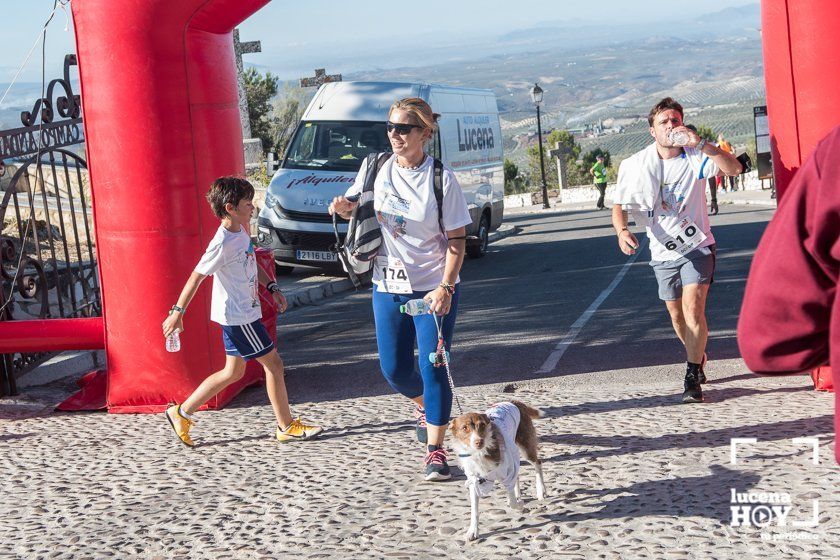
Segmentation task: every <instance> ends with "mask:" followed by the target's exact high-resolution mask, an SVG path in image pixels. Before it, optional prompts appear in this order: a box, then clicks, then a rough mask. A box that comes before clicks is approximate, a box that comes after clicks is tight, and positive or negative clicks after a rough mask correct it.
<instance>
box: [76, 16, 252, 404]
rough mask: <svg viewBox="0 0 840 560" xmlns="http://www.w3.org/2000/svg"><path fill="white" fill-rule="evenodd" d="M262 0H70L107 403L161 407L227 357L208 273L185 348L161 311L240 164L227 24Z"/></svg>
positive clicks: (210, 229) (205, 237)
mask: <svg viewBox="0 0 840 560" xmlns="http://www.w3.org/2000/svg"><path fill="white" fill-rule="evenodd" d="M267 2H268V0H178V1H172V0H143V1H142V2H137V1H136V0H74V1H73V3H72V4H71V6H72V9H73V19H74V22H75V27H76V49H77V54H78V60H79V73H80V76H81V87H82V105H83V109H84V115H85V120H84V122H85V137H86V140H87V154H88V163H89V169H90V177H91V185H92V191H93V195H92V196H93V201H94V207H93V208H94V220H95V224H96V242H97V251H98V254H99V255H100V263H99V266H100V269H99V270H100V275H101V286H102V300H103V310H104V311H103V314H104V324H105V349H106V353H107V360H108V378H107V379H108V390H107V404H108V408H109V410H110V411H112V412H152V411H156V410H161V409H162V408H163V406H164V405H165V404H166V403H167V402H168V401H171V400H181V399H183V398H184V397H185V396H186V395H188V394H189V393H190V392H191V391H192V390H193V389H194V388H195V387H196V386H197V385H198V384H199V383H200V382H201V380H203V379H204V378H205V377H206V376H207V375H208V374H209V373H210V372H212V371H215V370H218V369H220V368H221V366H222V364H223V363H224V349H223V347H222V344H221V339H220V332H219V329H218V327H217V326H215V325H213V324H211V323H210V320H209V307H210V306H209V298H210V290H209V282H206V283H205V285H204V286H202V288H201V290H200V291H199V293H198V295H197V296H196V299H195V300H194V302H193V304H192V305H191V306H190V309H189V311H188V312H187V314H186V317H185V332H184V333H182V348H184V349H183V350H182V351H181V352H178V353H175V354H170V353H167V352H166V350H165V348H164V340H163V337H162V335H161V322H162V321H163V319H164V318H165V315H166V310H167V309H169V307H170V306H171V305H172V304H173V303H174V302H175V301H176V300H177V297H178V294H179V292H180V290H181V287H182V286H183V284H184V282H185V281H186V279H187V277H188V276H189V274H190V272H191V271H192V267H193V266H194V265H195V263H196V262H197V258H198V257H199V256H200V255H201V253H202V251H203V250H204V247H205V245H206V243H207V242H208V241H209V240H210V238H211V237H212V236H213V233H214V231H215V230H216V228H217V227H218V225H219V222H218V220H217V219H216V218H215V216H213V214H212V212H211V211H210V209H209V207H208V206H207V203H206V202H205V200H204V194H205V193H206V192H207V189H208V187H209V185H210V183H211V182H212V181H213V179H215V178H216V177H219V176H222V175H241V174H243V173H244V169H245V163H244V155H243V148H242V132H241V128H240V120H239V100H238V96H237V86H236V64H235V58H234V52H233V37H232V31H233V28H234V27H235V26H236V25H237V24H239V23H240V22H242V21H243V20H244V19H245V18H247V17H248V16H250V15H251V14H253V13H254V12H255V11H257V10H258V9H259V8H261V7H262V6H264V5H265V4H266V3H267ZM258 375H259V373H258V372H253V370H252V373H251V374H250V375H248V376H246V378H244V379H243V380H242V381H241V382H240V383H239V384H238V385H237V386H235V387H231V388H230V390H229V391H227V392H225V393H223V394H222V395H220V396H219V397H218V398H217V399H216V400H215V401H214V402H211V403H210V406H211V407H218V406H221V405H223V404H224V403H225V402H226V401H228V400H229V399H230V398H232V397H233V396H234V395H235V394H236V393H237V392H238V391H239V390H240V389H241V388H242V386H244V384H247V383H253V382H254V381H256V379H257V377H258Z"/></svg>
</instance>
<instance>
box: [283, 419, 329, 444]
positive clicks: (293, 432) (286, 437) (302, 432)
mask: <svg viewBox="0 0 840 560" xmlns="http://www.w3.org/2000/svg"><path fill="white" fill-rule="evenodd" d="M323 431H324V428H322V427H321V426H308V425H306V424H304V423H303V422H301V421H300V418H295V419H294V420H292V423H291V424H289V425H288V426H287V427H286V429H285V430H281V429H280V426H277V434H276V437H277V441H279V442H281V443H285V442H287V441H296V440H301V441H302V440H306V439H312V438H314V437H315V436H317V435H318V434H320V433H321V432H323Z"/></svg>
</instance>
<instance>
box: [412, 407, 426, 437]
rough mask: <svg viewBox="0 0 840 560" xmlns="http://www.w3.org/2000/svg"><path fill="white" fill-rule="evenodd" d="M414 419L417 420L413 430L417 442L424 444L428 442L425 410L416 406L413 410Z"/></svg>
mask: <svg viewBox="0 0 840 560" xmlns="http://www.w3.org/2000/svg"><path fill="white" fill-rule="evenodd" d="M414 418H415V419H416V420H417V426H416V427H415V428H414V431H415V432H416V433H417V441H419V442H420V443H426V442H427V441H429V434H428V432H427V431H426V410H425V409H424V408H422V407H420V406H418V407H417V408H415V409H414Z"/></svg>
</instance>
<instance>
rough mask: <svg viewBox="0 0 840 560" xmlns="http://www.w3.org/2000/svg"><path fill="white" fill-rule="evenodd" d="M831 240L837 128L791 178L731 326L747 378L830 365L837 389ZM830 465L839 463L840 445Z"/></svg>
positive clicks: (838, 253) (836, 218)
mask: <svg viewBox="0 0 840 560" xmlns="http://www.w3.org/2000/svg"><path fill="white" fill-rule="evenodd" d="M838 237H840V127H837V128H835V129H834V130H832V131H831V132H830V133H829V134H828V136H826V137H825V138H823V139H822V140H821V141H820V143H819V144H818V145H817V147H816V148H815V150H814V152H813V153H812V154H811V156H810V157H809V158H808V160H807V161H806V162H805V164H804V165H803V166H802V168H801V169H799V171H797V173H796V175H795V176H794V179H793V181H792V182H791V184H790V186H789V187H788V188H787V190H786V191H785V196H784V198H783V199H782V201H781V202H780V203H779V208H778V210H777V211H776V215H775V216H774V217H773V219H772V220H771V222H770V224H769V225H768V226H767V230H766V231H765V232H764V236H763V237H762V238H761V242H760V243H759V244H758V249H757V250H756V253H755V258H754V259H753V262H752V268H751V269H750V275H749V278H748V279H747V287H746V293H745V294H744V302H743V305H742V307H741V315H740V318H739V320H738V346H739V347H740V349H741V356H742V357H743V358H744V361H745V362H746V364H747V366H748V367H749V368H750V369H751V370H752V371H754V372H757V373H772V372H776V373H784V372H800V371H805V370H809V369H812V368H815V367H817V366H821V365H826V364H828V363H833V364H835V366H836V367H835V368H834V369H833V377H834V386H835V388H840V379H839V378H840V375H838V374H839V373H840V301H838V299H837V298H835V293H836V292H837V280H838V272H840V238H838ZM835 395H836V396H837V395H840V393H835ZM836 398H837V397H835V415H834V429H835V433H837V432H838V431H840V429H838V428H840V421H839V420H840V419H838V416H837V414H836V410H837V402H838V401H837V400H836ZM835 458H836V459H837V460H838V462H840V445H838V446H836V448H835Z"/></svg>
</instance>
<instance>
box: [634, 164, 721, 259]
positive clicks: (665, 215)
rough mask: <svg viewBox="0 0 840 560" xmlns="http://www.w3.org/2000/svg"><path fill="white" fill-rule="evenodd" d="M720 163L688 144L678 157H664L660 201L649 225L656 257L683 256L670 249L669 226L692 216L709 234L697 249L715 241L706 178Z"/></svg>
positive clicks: (652, 250) (648, 228)
mask: <svg viewBox="0 0 840 560" xmlns="http://www.w3.org/2000/svg"><path fill="white" fill-rule="evenodd" d="M717 172H718V167H717V165H716V164H715V162H714V161H712V160H711V159H710V158H709V157H708V156H706V155H704V154H703V153H701V152H698V151H697V150H695V149H693V148H684V149H683V153H682V154H680V155H679V156H677V157H674V158H670V159H662V160H660V174H659V179H660V182H659V194H660V196H659V202H658V203H657V204H656V207H655V208H654V212H653V219H652V220H651V222H650V225H649V226H648V227H647V235H648V239H650V254H651V259H652V260H654V261H672V260H676V259H677V258H679V257H680V255H675V254H674V252H673V251H669V250H668V249H667V248H666V247H665V245H664V242H663V240H664V239H667V238H668V235H667V234H666V233H665V230H666V229H669V228H673V227H675V226H676V225H677V224H679V222H680V221H681V220H682V219H684V218H688V219H690V220H692V221H693V222H694V223H695V224H697V226H698V228H699V229H700V230H701V231H702V232H703V233H704V234H705V235H706V239H705V240H703V242H702V243H700V244H699V245H698V246H697V247H695V249H699V248H700V247H708V246H709V245H714V243H715V238H714V236H713V235H712V229H711V226H710V225H709V213H708V212H707V211H706V182H707V179H708V178H709V177H714V176H715V175H717Z"/></svg>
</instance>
